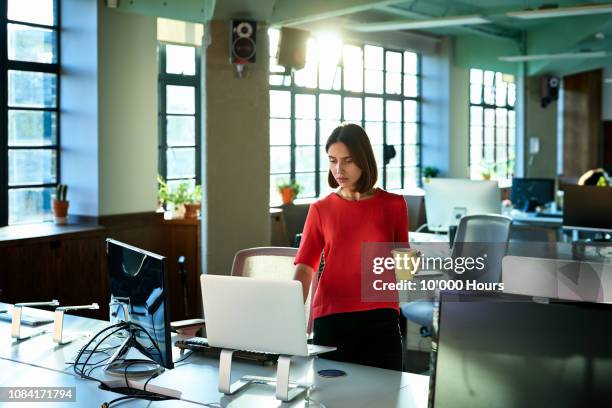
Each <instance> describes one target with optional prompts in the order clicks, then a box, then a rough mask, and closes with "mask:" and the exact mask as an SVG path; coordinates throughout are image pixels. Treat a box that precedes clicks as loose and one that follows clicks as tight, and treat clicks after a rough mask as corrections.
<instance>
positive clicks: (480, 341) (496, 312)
mask: <svg viewBox="0 0 612 408" xmlns="http://www.w3.org/2000/svg"><path fill="white" fill-rule="evenodd" d="M536 299H538V298H532V297H530V296H520V295H507V294H495V293H491V292H479V293H469V292H463V293H460V292H441V293H440V297H439V303H438V304H437V312H438V313H437V316H438V319H437V321H436V322H435V323H437V325H436V324H435V327H434V339H433V341H434V342H435V343H436V345H437V349H436V351H435V352H433V353H432V374H431V376H430V394H429V407H430V408H431V407H435V408H449V407H453V408H454V407H470V408H484V407H486V408H490V407H498V408H506V407H508V408H510V407H521V408H522V407H556V408H565V407H568V408H569V407H586V406H612V393H611V392H610V378H612V340H611V339H612V305H610V304H601V303H588V302H569V301H558V300H552V299H550V300H543V299H541V298H540V300H539V301H536ZM434 316H436V314H434Z"/></svg>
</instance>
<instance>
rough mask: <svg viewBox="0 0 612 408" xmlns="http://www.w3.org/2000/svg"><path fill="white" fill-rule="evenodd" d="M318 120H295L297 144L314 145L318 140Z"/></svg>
mask: <svg viewBox="0 0 612 408" xmlns="http://www.w3.org/2000/svg"><path fill="white" fill-rule="evenodd" d="M316 126H317V122H316V121H314V120H302V119H297V120H296V121H295V144H297V145H314V144H315V141H316V130H317V128H316Z"/></svg>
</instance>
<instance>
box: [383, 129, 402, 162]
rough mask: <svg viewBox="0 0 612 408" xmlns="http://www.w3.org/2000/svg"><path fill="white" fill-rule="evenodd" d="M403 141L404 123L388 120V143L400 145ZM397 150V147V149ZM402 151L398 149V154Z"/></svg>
mask: <svg viewBox="0 0 612 408" xmlns="http://www.w3.org/2000/svg"><path fill="white" fill-rule="evenodd" d="M401 143H402V125H401V123H393V122H387V144H390V145H398V144H401ZM396 150H397V149H396ZM399 154H400V152H399V150H397V155H398V156H399Z"/></svg>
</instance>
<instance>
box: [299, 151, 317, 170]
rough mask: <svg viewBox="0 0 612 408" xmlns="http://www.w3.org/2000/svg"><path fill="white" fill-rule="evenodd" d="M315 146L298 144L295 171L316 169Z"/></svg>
mask: <svg viewBox="0 0 612 408" xmlns="http://www.w3.org/2000/svg"><path fill="white" fill-rule="evenodd" d="M315 154H316V150H315V148H314V146H298V147H296V148H295V171H314V170H316V167H315Z"/></svg>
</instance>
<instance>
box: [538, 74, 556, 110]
mask: <svg viewBox="0 0 612 408" xmlns="http://www.w3.org/2000/svg"><path fill="white" fill-rule="evenodd" d="M560 86H561V80H560V79H559V77H556V76H548V75H547V76H543V77H542V79H541V82H540V97H541V98H542V100H541V103H542V107H543V108H545V107H547V106H548V104H550V103H551V102H552V101H556V100H557V99H558V98H559V87H560Z"/></svg>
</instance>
